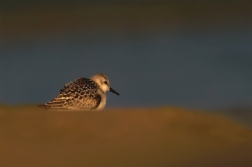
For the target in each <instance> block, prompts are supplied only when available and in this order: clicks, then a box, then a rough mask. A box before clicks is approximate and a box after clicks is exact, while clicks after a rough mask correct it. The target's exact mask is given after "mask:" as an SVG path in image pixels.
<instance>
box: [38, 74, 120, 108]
mask: <svg viewBox="0 0 252 167" xmlns="http://www.w3.org/2000/svg"><path fill="white" fill-rule="evenodd" d="M107 91H110V92H112V93H115V94H116V95H119V93H117V92H116V91H115V90H114V89H112V88H111V87H110V82H109V79H108V77H107V76H106V75H105V74H103V73H98V74H95V75H94V76H92V77H91V78H90V79H88V78H77V79H76V80H75V81H72V82H69V83H67V84H65V85H64V86H63V88H62V89H60V91H59V94H58V95H57V96H56V97H55V98H54V99H52V100H50V101H49V102H47V103H45V104H42V105H38V107H39V108H45V109H50V110H102V109H104V107H105V105H106V100H107V97H106V92H107Z"/></svg>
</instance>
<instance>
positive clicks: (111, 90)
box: [109, 87, 119, 95]
mask: <svg viewBox="0 0 252 167" xmlns="http://www.w3.org/2000/svg"><path fill="white" fill-rule="evenodd" d="M109 91H110V92H113V93H114V94H117V95H119V93H117V92H116V91H115V90H114V89H112V88H111V87H110V89H109Z"/></svg>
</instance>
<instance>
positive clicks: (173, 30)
mask: <svg viewBox="0 0 252 167" xmlns="http://www.w3.org/2000/svg"><path fill="white" fill-rule="evenodd" d="M251 6H252V2H251V1H245V0H240V1H235V0H222V1H217V0H216V1H215V0H212V1H210V0H209V1H198V0H192V1H184V0H176V1H175V0H171V1H168V2H167V1H164V0H155V1H154V0H134V1H133V0H127V1H126V0H124V1H120V2H117V1H113V0H112V1H106V2H103V1H100V0H92V1H91V0H86V1H82V2H79V1H78V0H71V1H70V0H60V1H59V0H44V1H43V2H40V1H37V0H36V1H34V0H33V1H30V0H23V1H18V0H13V1H7V0H2V1H1V2H0V11H1V12H0V71H1V72H0V78H1V82H0V103H2V104H10V105H12V104H39V103H44V102H47V101H48V100H51V99H52V98H54V97H55V95H57V93H58V92H59V90H60V89H61V88H62V86H63V85H64V84H65V83H68V82H70V81H72V80H74V79H75V78H78V77H87V78H89V77H91V76H92V75H94V74H96V73H99V72H103V73H105V74H107V75H108V77H109V78H110V82H111V86H112V88H113V89H115V90H116V91H118V92H119V93H120V94H121V95H120V96H116V95H114V94H111V93H108V102H107V107H116V108H117V107H157V106H167V105H169V106H181V107H187V108H202V109H206V110H220V111H222V112H228V113H232V115H233V116H235V117H239V118H242V119H243V120H246V121H247V122H249V121H251V120H252V111H251V107H252V105H251V102H252V32H251V30H252V21H251V20H252V10H251ZM251 122H252V121H251Z"/></svg>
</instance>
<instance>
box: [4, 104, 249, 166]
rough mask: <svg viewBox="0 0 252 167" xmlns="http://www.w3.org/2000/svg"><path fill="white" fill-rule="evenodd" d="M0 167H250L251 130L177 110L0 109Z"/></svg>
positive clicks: (198, 113)
mask: <svg viewBox="0 0 252 167" xmlns="http://www.w3.org/2000/svg"><path fill="white" fill-rule="evenodd" d="M0 134H1V135H0V150H1V151H0V159H1V161H0V166H3V167H9V166H15V167H16V166H19V167H27V166H32V167H40V166H41V167H45V166H46V167H56V166H61V167H70V166H75V167H78V166H82V167H83V166H85V167H89V166H90V167H98V166H99V167H104V166H108V167H119V166H120V167H124V166H125V167H141V166H143V167H148V166H150V167H167V166H172V167H177V166H193V167H197V166H204V167H208V166H214V167H217V166H220V167H223V166H228V167H235V166H239V167H250V166H252V158H251V157H252V130H251V129H248V128H245V127H243V126H241V125H239V124H237V123H236V122H233V121H231V120H228V119H227V118H225V117H223V116H220V115H213V114H207V113H204V112H200V111H191V110H186V109H181V108H174V107H164V108H156V109H107V110H104V111H92V112H90V111H89V112H77V111H73V112H52V111H46V110H43V109H37V108H35V107H0Z"/></svg>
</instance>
